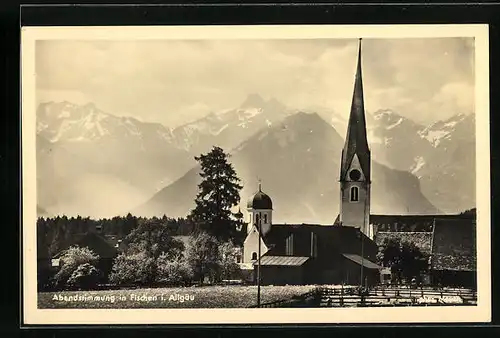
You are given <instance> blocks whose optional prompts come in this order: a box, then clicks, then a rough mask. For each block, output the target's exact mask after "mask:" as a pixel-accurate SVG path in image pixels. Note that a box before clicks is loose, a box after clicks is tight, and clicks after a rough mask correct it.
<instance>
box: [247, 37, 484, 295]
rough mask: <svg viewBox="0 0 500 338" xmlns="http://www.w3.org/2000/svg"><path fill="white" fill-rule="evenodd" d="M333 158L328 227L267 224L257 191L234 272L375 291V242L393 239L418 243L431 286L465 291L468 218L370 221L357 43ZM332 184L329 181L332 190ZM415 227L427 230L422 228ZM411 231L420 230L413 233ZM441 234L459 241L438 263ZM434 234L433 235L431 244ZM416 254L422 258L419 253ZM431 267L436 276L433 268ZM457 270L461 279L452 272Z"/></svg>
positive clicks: (470, 247)
mask: <svg viewBox="0 0 500 338" xmlns="http://www.w3.org/2000/svg"><path fill="white" fill-rule="evenodd" d="M341 156H342V158H341V165H340V175H339V177H338V181H339V188H340V189H339V193H340V208H339V215H338V216H337V218H336V219H335V220H334V221H333V220H332V223H331V224H326V225H321V224H275V223H273V202H272V199H271V197H270V196H269V195H268V194H266V193H265V192H264V191H263V190H262V186H261V185H260V184H259V188H258V191H257V193H255V194H254V195H253V196H252V197H251V198H250V199H249V201H248V204H247V211H248V214H249V219H248V228H247V237H246V239H245V241H244V244H243V254H242V264H240V266H241V267H242V268H243V269H244V270H245V269H246V270H247V271H248V272H250V274H249V275H250V278H251V279H252V280H253V281H256V278H257V275H259V276H260V280H261V284H262V285H286V284H346V285H364V286H371V285H376V284H379V283H380V282H381V272H382V271H384V269H383V267H381V266H379V265H377V264H376V255H377V253H378V250H379V245H380V238H384V236H385V237H387V234H389V235H393V237H398V236H401V235H405V236H406V238H409V239H410V241H415V239H418V238H421V237H422V238H425V239H426V240H424V241H422V242H420V243H417V246H419V248H420V246H424V247H425V245H427V246H429V255H430V259H429V260H430V262H431V263H430V265H432V266H433V267H436V269H438V270H439V269H441V270H444V272H443V271H441V270H439V271H434V273H432V274H431V275H432V276H434V279H435V280H434V282H436V278H437V279H439V281H440V282H441V281H443V280H446V278H448V280H454V279H455V278H456V276H462V277H463V278H464V279H465V280H466V281H467V283H466V284H467V285H470V284H471V283H472V284H474V282H473V281H474V280H475V243H474V241H473V240H471V239H472V238H474V234H475V217H473V218H470V217H469V218H467V217H464V216H463V215H415V216H413V215H371V214H370V198H371V194H370V191H371V184H372V182H371V154H370V148H369V145H368V139H367V129H366V119H365V109H364V98H363V81H362V69H361V39H360V43H359V49H358V59H357V68H356V77H355V83H354V91H353V97H352V103H351V110H350V116H349V121H348V127H347V134H346V138H345V143H344V147H343V150H342V155H341ZM332 176H333V175H332ZM333 181H334V179H333V177H332V183H333ZM327 184H328V183H327ZM457 220H459V221H461V222H458V223H460V224H462V225H461V226H454V224H455V223H457V222H455V223H454V222H452V221H457ZM450 222H451V223H450ZM422 224H424V225H428V226H427V228H425V226H423V225H422ZM436 224H437V225H439V227H438V226H437V225H436ZM401 225H403V227H402V226H401ZM405 225H406V226H407V228H409V230H410V231H408V229H406V228H405V229H403V230H402V231H401V229H402V228H404V226H405ZM450 225H451V227H450ZM419 227H420V228H422V227H424V228H425V229H424V230H421V229H416V228H419ZM410 228H411V229H410ZM442 229H447V230H446V231H450V229H451V232H454V230H456V231H455V232H456V233H461V234H463V236H456V235H455V236H454V238H455V239H456V240H455V243H454V245H451V246H452V247H453V248H454V249H453V250H451V251H450V250H449V249H448V252H447V253H446V254H447V256H446V258H439V259H438V258H437V257H441V256H440V255H442V254H443V248H450V245H448V244H452V243H447V241H449V238H448V237H447V236H444V237H443V236H442V234H441V233H442V232H443V231H442ZM379 230H381V232H380V234H378V232H379ZM435 231H436V232H438V235H436V236H434V235H435ZM421 233H423V234H421ZM435 237H437V238H436V240H435ZM450 238H451V237H450ZM457 241H458V242H457ZM464 243H465V246H464V245H463V244H464ZM421 249H422V251H424V249H425V248H421ZM460 250H461V251H460ZM444 251H446V250H444ZM259 253H260V257H259ZM463 257H467V258H466V259H465V261H466V262H465V263H463V264H461V265H460V264H458V265H457V266H455V265H454V264H453V263H450V262H453V261H456V259H457V258H460V259H461V260H462V261H463V260H464V258H463ZM259 258H260V259H259ZM259 261H260V264H258V263H259ZM438 261H440V262H444V261H446V262H449V264H448V267H447V268H444V267H443V265H439V264H437V263H436V262H438ZM445 265H446V264H445ZM438 266H440V267H441V268H437V267H438ZM460 267H463V268H464V269H461V270H464V271H460V272H457V271H456V270H457V269H458V270H460ZM385 271H387V269H385ZM457 273H458V275H457ZM464 276H465V277H464ZM429 278H430V277H429ZM429 282H432V281H431V280H429ZM436 283H437V282H436Z"/></svg>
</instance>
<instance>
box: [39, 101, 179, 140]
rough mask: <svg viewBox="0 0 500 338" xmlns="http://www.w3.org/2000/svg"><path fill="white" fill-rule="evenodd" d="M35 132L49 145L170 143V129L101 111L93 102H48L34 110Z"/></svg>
mask: <svg viewBox="0 0 500 338" xmlns="http://www.w3.org/2000/svg"><path fill="white" fill-rule="evenodd" d="M37 133H38V135H40V136H42V137H44V138H45V139H47V140H49V141H50V142H52V143H55V142H91V141H96V140H100V139H103V138H135V139H138V140H144V139H150V138H152V137H154V138H155V141H161V142H163V143H171V142H172V133H171V130H170V129H168V128H166V127H164V126H163V125H161V124H159V123H144V122H140V121H139V120H137V119H135V118H132V117H117V116H114V115H111V114H108V113H105V112H103V111H102V110H100V109H99V108H97V107H96V106H95V104H93V103H88V104H86V105H84V106H79V105H75V104H72V103H70V102H57V103H56V102H48V103H42V104H40V105H39V107H38V110H37Z"/></svg>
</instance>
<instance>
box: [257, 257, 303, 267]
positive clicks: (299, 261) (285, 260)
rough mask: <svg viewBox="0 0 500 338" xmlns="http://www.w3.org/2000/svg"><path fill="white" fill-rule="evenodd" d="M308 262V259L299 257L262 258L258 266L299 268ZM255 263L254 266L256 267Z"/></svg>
mask: <svg viewBox="0 0 500 338" xmlns="http://www.w3.org/2000/svg"><path fill="white" fill-rule="evenodd" d="M307 260H309V257H300V256H267V255H264V256H262V258H261V260H260V265H261V266H262V265H264V266H301V265H303V264H304V263H305V262H307ZM257 264H258V262H255V263H254V265H257Z"/></svg>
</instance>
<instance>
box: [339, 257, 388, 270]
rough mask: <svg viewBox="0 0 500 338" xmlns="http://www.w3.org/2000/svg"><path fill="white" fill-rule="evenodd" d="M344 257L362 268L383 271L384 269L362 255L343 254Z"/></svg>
mask: <svg viewBox="0 0 500 338" xmlns="http://www.w3.org/2000/svg"><path fill="white" fill-rule="evenodd" d="M342 256H344V257H345V258H347V259H349V260H351V261H353V262H354V263H356V264H358V265H360V266H361V265H363V266H364V267H365V268H367V269H382V267H381V266H380V265H377V264H375V263H373V262H372V261H370V260H368V259H366V258H364V259H363V258H362V257H361V256H360V255H356V254H342Z"/></svg>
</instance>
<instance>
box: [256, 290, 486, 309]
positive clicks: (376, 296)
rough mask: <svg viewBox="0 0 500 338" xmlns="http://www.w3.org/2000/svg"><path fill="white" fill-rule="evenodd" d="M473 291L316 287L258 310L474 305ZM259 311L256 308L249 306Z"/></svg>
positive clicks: (270, 303) (474, 292)
mask: <svg viewBox="0 0 500 338" xmlns="http://www.w3.org/2000/svg"><path fill="white" fill-rule="evenodd" d="M476 302H477V294H476V291H475V290H470V289H458V288H455V289H453V288H444V289H435V288H428V287H427V288H424V287H422V288H418V289H411V288H407V287H401V286H399V287H375V288H372V289H370V290H361V289H360V288H359V287H355V286H348V287H336V288H333V287H317V288H315V289H314V290H312V291H309V292H307V293H305V294H302V295H299V296H295V297H292V298H290V299H284V300H278V301H274V302H269V303H263V304H260V307H261V308H280V307H281V308H297V307H306V308H307V307H365V306H370V307H381V306H446V305H448V306H464V305H475V304H476ZM251 307H252V308H257V307H259V306H258V305H253V306H251Z"/></svg>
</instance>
